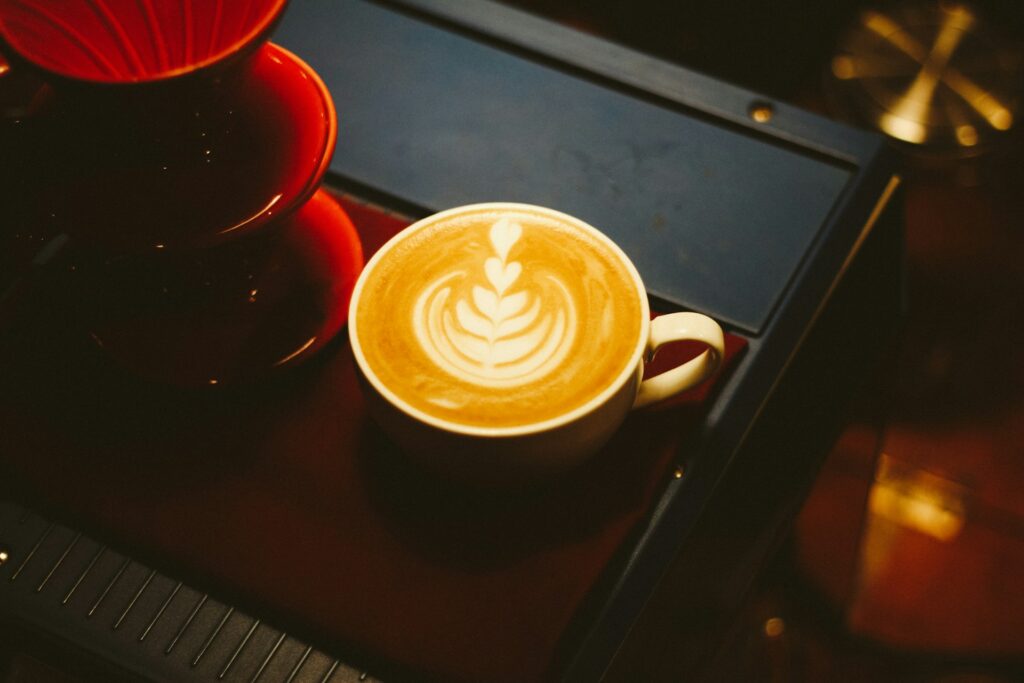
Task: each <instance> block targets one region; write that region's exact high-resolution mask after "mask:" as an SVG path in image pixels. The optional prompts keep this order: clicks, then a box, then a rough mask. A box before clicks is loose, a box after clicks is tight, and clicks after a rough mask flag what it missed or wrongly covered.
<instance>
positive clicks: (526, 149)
mask: <svg viewBox="0 0 1024 683" xmlns="http://www.w3.org/2000/svg"><path fill="white" fill-rule="evenodd" d="M423 4H426V3H423ZM477 6H478V7H479V5H477ZM274 39H275V40H276V41H279V42H281V43H282V44H283V45H285V46H286V47H288V48H289V49H291V50H293V51H295V52H296V53H297V54H301V55H303V56H304V58H305V59H306V60H307V61H309V63H310V65H311V66H312V67H313V68H314V69H315V70H316V71H317V72H318V73H319V74H320V75H321V76H322V77H323V79H324V81H325V82H326V83H327V86H328V88H330V90H331V92H332V94H333V96H334V99H335V104H336V106H337V108H338V112H339V119H340V122H341V127H340V130H341V133H340V135H339V138H338V145H337V149H336V153H335V155H334V161H333V162H332V165H331V171H332V172H334V173H337V174H339V175H342V176H346V177H351V178H354V179H356V180H358V181H359V182H362V183H364V184H367V185H370V186H373V187H378V188H387V189H388V191H390V192H394V193H397V194H399V195H400V196H402V197H403V198H406V199H408V200H411V201H414V202H416V203H418V204H420V205H423V206H426V207H429V208H432V209H435V210H439V209H443V208H448V207H450V206H454V205H458V204H466V203H472V202H476V201H499V200H500V201H526V202H532V203H536V204H541V205H545V206H551V207H554V208H557V209H560V210H563V211H566V212H568V213H570V214H573V215H576V216H579V217H581V218H583V219H584V220H586V221H588V222H590V223H592V224H593V225H595V226H597V227H598V228H600V229H601V230H603V231H604V232H606V233H608V234H609V235H610V236H611V237H612V238H613V239H614V240H616V241H617V242H618V243H619V244H620V245H621V246H622V247H623V249H624V250H625V251H626V253H627V254H629V256H630V258H631V259H633V261H634V262H635V263H636V264H637V267H638V269H639V270H640V273H641V275H642V276H643V278H644V281H645V284H646V285H647V288H648V290H649V291H650V292H651V293H652V294H654V295H656V296H658V297H659V298H662V299H664V300H667V301H670V302H672V303H675V304H677V305H679V306H682V307H685V308H690V309H695V310H700V311H703V312H706V313H708V314H709V315H712V316H714V317H716V318H718V319H719V320H723V321H725V322H728V323H731V324H733V325H735V326H738V327H740V328H742V329H744V330H746V331H749V332H754V333H757V332H760V331H761V330H762V329H763V326H764V324H765V322H766V321H767V319H768V316H769V314H770V313H771V311H772V309H773V307H774V306H775V304H776V302H777V301H778V300H779V297H780V295H781V294H782V292H783V290H784V289H785V288H786V286H787V285H788V283H789V281H790V277H791V275H792V273H793V271H794V270H795V268H796V267H797V266H798V265H799V263H800V262H801V260H802V259H803V257H804V255H805V253H806V252H807V250H808V248H809V247H810V246H811V244H812V243H813V242H814V241H815V239H816V238H817V236H818V234H819V230H820V229H821V226H822V225H823V224H824V223H825V221H826V219H827V217H828V215H829V213H830V212H831V211H833V209H834V207H835V205H836V203H837V201H838V200H839V198H840V196H841V194H842V193H843V191H844V188H845V187H846V185H847V183H848V181H849V179H850V177H851V169H850V168H849V166H847V165H846V163H845V162H844V160H843V158H842V157H841V156H837V155H835V154H833V155H831V156H824V155H817V154H814V153H812V152H811V150H810V149H808V148H807V147H800V146H795V145H790V144H788V142H787V141H786V140H785V138H783V137H782V136H779V135H777V134H776V135H766V134H764V131H762V130H759V129H752V128H747V127H746V125H745V124H746V123H748V122H749V121H750V119H749V117H748V114H747V110H748V108H749V107H750V106H751V104H752V103H754V102H756V101H758V98H757V97H756V96H755V95H754V94H753V93H746V92H742V91H739V90H738V89H731V88H730V87H728V86H725V85H722V84H719V85H718V86H717V90H718V92H716V93H715V94H716V95H717V96H718V99H722V95H723V94H724V93H728V95H729V96H731V97H732V98H734V99H735V100H737V101H739V102H742V108H741V109H740V110H739V111H738V112H735V113H737V114H739V117H735V118H736V121H735V122H733V121H729V120H727V119H722V118H718V117H714V118H712V117H709V116H708V114H709V113H710V112H708V111H702V110H694V109H692V108H687V107H686V106H685V104H686V103H685V102H684V103H680V102H678V101H676V100H675V99H667V98H665V97H664V96H661V97H658V96H656V95H655V93H651V92H650V91H646V92H644V93H643V95H644V97H637V93H633V92H624V91H623V90H622V87H623V86H622V84H621V83H619V84H618V89H616V88H613V87H609V86H608V85H606V84H605V83H601V82H597V81H596V80H594V75H593V74H591V75H590V77H581V76H578V75H577V74H569V73H567V72H566V70H565V68H564V67H560V66H559V64H557V63H551V62H547V63H542V62H541V61H537V60H536V59H523V58H521V57H520V56H519V55H518V54H513V53H511V52H509V51H507V50H503V49H501V48H499V47H495V46H494V45H492V44H487V43H484V42H480V41H479V40H475V39H473V38H472V37H468V36H466V35H462V34H458V33H454V32H452V31H450V30H446V29H445V28H443V27H439V26H434V25H431V24H428V23H426V22H423V21H420V20H418V19H417V18H415V17H410V16H407V15H404V14H402V13H399V12H395V11H393V10H391V9H388V8H385V7H381V6H379V5H376V4H373V3H370V2H366V1H365V0H347V1H345V2H337V3H331V4H326V3H311V2H309V3H295V4H294V5H293V6H292V7H291V9H290V10H289V12H288V14H287V15H286V17H285V19H284V21H283V22H282V25H281V26H280V28H279V29H278V31H277V33H276V34H275V36H274ZM667 75H668V74H667ZM554 112H557V115H554ZM787 114H788V111H787V110H785V109H784V108H780V111H779V113H778V115H779V116H783V117H785V116H786V115H787ZM805 116H806V117H809V115H805ZM740 117H743V118H740ZM738 122H742V124H741V125H742V127H741V126H740V125H737V123H738ZM753 245H756V248H754V247H753Z"/></svg>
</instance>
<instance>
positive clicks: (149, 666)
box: [0, 500, 378, 683]
mask: <svg viewBox="0 0 1024 683" xmlns="http://www.w3.org/2000/svg"><path fill="white" fill-rule="evenodd" d="M0 616H2V617H11V618H13V619H15V620H16V621H20V622H23V623H26V624H29V625H31V626H33V627H35V628H39V629H42V630H43V631H44V632H46V633H48V634H51V635H54V636H57V637H58V638H61V639H64V640H67V641H69V642H71V643H73V644H74V645H76V646H78V647H80V648H82V649H84V650H85V651H87V652H91V653H93V654H94V655H96V656H97V657H99V658H100V659H101V660H103V661H107V662H109V663H110V664H111V665H112V666H113V667H115V668H119V669H123V670H125V671H127V672H129V673H131V674H135V675H139V676H142V677H144V678H146V679H149V680H154V681H189V682H190V681H206V682H211V681H212V682H216V681H228V682H238V683H275V682H278V683H349V682H353V683H354V682H358V681H375V680H378V679H375V678H372V677H370V676H369V675H368V674H367V673H366V672H364V671H360V670H358V669H355V668H352V667H350V666H347V665H346V664H344V663H342V662H340V661H339V660H338V659H336V658H334V657H331V656H330V655H328V654H326V653H324V652H322V651H319V650H317V649H315V648H313V647H312V646H310V645H308V644H306V643H304V642H302V641H300V640H298V639H296V638H293V637H291V636H289V635H288V634H287V633H285V632H283V631H280V630H278V629H275V628H273V626H271V625H268V624H266V623H264V622H263V621H262V620H261V619H259V618H256V617H254V616H251V615H248V614H246V613H244V612H241V611H240V610H238V609H236V608H234V607H232V606H230V605H227V604H225V603H222V602H219V601H217V600H216V599H214V598H213V597H211V596H209V595H207V594H205V593H202V592H200V591H198V590H196V589H194V588H191V587H190V586H187V585H185V584H184V583H182V582H181V581H178V580H175V579H173V578H171V577H168V576H165V575H163V574H161V573H159V572H158V571H156V570H155V569H152V568H150V567H147V566H145V565H143V564H141V563H139V562H136V561H135V560H133V559H132V558H130V557H127V556H125V555H122V554H120V553H118V552H117V551H115V550H113V549H111V548H108V547H107V546H105V545H103V544H101V543H99V542H97V541H95V540H93V539H91V538H89V537H88V536H85V535H83V534H82V533H81V532H78V531H76V530H73V529H70V528H68V527H65V526H62V525H60V524H59V523H57V522H54V521H51V520H46V519H43V518H42V517H40V516H38V515H36V514H34V513H33V512H32V511H31V510H27V509H25V508H23V507H20V506H18V505H15V504H14V503H11V502H9V501H5V500H0Z"/></svg>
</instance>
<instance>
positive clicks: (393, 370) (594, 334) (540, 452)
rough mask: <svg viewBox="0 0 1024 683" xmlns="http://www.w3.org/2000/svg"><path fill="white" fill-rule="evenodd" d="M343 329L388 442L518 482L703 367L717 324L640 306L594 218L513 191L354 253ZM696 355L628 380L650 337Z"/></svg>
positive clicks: (619, 257)
mask: <svg viewBox="0 0 1024 683" xmlns="http://www.w3.org/2000/svg"><path fill="white" fill-rule="evenodd" d="M348 334H349V340H350V342H351V348H352V353H353V355H354V358H355V361H356V366H357V368H358V371H359V373H360V378H361V383H362V386H363V389H364V394H365V396H366V398H367V405H368V408H369V410H370V412H371V414H372V415H373V416H374V418H375V419H376V421H377V422H378V423H379V424H380V426H381V427H382V428H383V430H384V431H385V432H386V433H387V434H388V435H390V437H391V438H392V439H393V440H394V441H395V442H397V443H398V444H399V445H400V446H401V447H402V450H404V451H405V452H406V454H407V455H408V456H409V457H411V458H412V459H414V460H417V461H419V462H420V463H421V464H422V465H424V466H425V467H426V468H428V469H430V470H433V471H434V472H436V473H439V474H441V475H443V476H445V477H450V478H453V479H456V480H459V481H464V482H468V483H475V484H483V485H503V484H521V483H527V482H531V481H538V480H541V479H545V478H548V477H550V476H553V475H556V474H558V473H560V472H563V471H565V470H567V469H569V468H571V467H573V466H575V465H577V464H579V463H580V462H582V461H583V460H585V459H586V458H587V457H588V456H590V455H592V454H593V453H595V452H596V451H597V450H599V449H600V447H601V446H602V445H603V444H604V443H605V442H606V441H607V440H608V439H609V438H610V437H611V435H612V434H613V433H614V432H615V430H616V429H618V427H619V426H620V425H621V423H622V422H623V420H624V419H625V417H626V416H627V414H628V413H629V412H630V411H631V410H633V409H634V408H640V407H643V406H646V405H649V404H652V403H656V402H658V401H661V400H664V399H667V398H669V397H671V396H674V395H676V394H678V393H680V392H682V391H685V390H687V389H689V388H691V387H694V386H696V385H697V384H699V383H701V382H703V381H704V380H705V379H707V378H708V377H709V376H710V375H711V374H712V373H713V372H714V371H715V369H716V368H717V367H718V365H719V363H720V362H721V359H722V357H723V355H724V340H723V334H722V329H721V328H720V327H719V326H718V324H717V323H716V322H715V321H713V320H712V319H711V318H709V317H707V316H705V315H702V314H699V313H686V312H684V313H670V314H667V315H662V316H659V317H657V318H655V319H654V320H653V321H652V320H651V318H650V311H649V307H648V301H647V294H646V290H645V289H644V285H643V282H642V281H641V279H640V275H639V273H637V270H636V268H635V267H634V266H633V264H632V263H631V262H630V260H629V258H628V257H627V256H626V255H625V254H624V253H623V251H622V250H621V249H620V248H619V247H618V246H617V245H616V244H615V243H614V242H612V241H611V240H610V239H609V238H608V237H607V236H605V235H604V234H603V233H601V232H600V231H598V230H597V229H596V228H594V227H592V226H590V225H588V224H587V223H584V222H583V221H581V220H579V219H577V218H574V217H572V216H569V215H567V214H564V213H561V212H558V211H555V210H552V209H548V208H544V207H539V206H532V205H529V204H516V203H487V204H473V205H469V206H461V207H457V208H453V209H449V210H447V211H442V212H440V213H437V214H434V215H432V216H429V217H427V218H424V219H423V220H420V221H418V222H416V223H414V224H413V225H411V226H409V227H408V228H406V229H405V230H403V231H402V232H400V233H398V234H397V235H395V237H393V238H392V239H391V240H390V241H388V242H387V243H386V244H385V245H384V246H383V247H382V248H381V249H380V250H379V251H378V252H377V253H376V254H375V255H374V256H373V257H372V258H371V259H370V260H369V262H368V263H367V264H366V267H365V268H364V270H363V272H362V274H361V275H360V277H359V279H358V281H357V282H356V285H355V289H354V291H353V294H352V301H351V304H350V306H349V319H348ZM681 340H696V341H699V342H702V343H704V344H706V345H707V350H705V351H704V352H703V353H702V354H701V355H700V356H698V357H696V358H694V359H692V360H690V361H688V362H686V363H684V364H681V365H679V366H677V367H674V368H672V369H670V370H668V371H666V372H664V373H662V374H660V375H657V376H656V377H652V378H649V379H646V380H644V379H643V372H644V363H645V362H647V360H649V359H650V358H651V357H653V354H654V353H655V352H656V351H657V350H658V348H659V347H660V346H662V345H663V344H666V343H668V342H672V341H681Z"/></svg>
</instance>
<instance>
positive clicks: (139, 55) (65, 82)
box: [0, 0, 362, 384]
mask: <svg viewBox="0 0 1024 683" xmlns="http://www.w3.org/2000/svg"><path fill="white" fill-rule="evenodd" d="M284 5H285V2H284V1H283V0H274V1H271V0H262V1H261V0H250V1H249V2H238V3H230V4H229V3H226V2H220V1H218V2H204V3H199V2H189V1H188V0H185V1H184V2H181V1H178V2H169V1H161V0H91V1H90V0H69V1H68V2H66V3H62V5H61V10H60V12H57V11H55V10H54V9H53V6H52V4H51V3H46V2H40V1H31V0H0V47H2V48H3V49H4V51H5V52H7V53H8V54H9V55H10V56H11V61H12V63H13V65H14V68H15V69H18V68H26V69H29V70H33V71H35V72H37V73H38V74H39V75H40V76H41V77H42V78H44V79H45V80H47V81H48V83H49V84H50V85H51V86H52V90H53V97H52V101H51V102H50V103H49V105H50V106H49V107H48V108H47V112H46V115H45V117H44V120H45V124H44V125H45V127H46V129H47V131H48V135H46V136H44V137H45V138H46V139H45V142H42V141H41V142H40V152H41V154H40V155H39V158H40V159H41V160H40V161H39V162H38V163H40V164H41V165H43V166H45V171H44V172H43V173H41V174H40V175H41V176H42V178H43V179H44V180H43V181H42V182H40V183H39V185H42V186H43V191H42V193H41V194H40V201H38V202H33V206H34V209H33V210H32V211H34V213H32V212H30V213H31V214H32V215H30V217H29V218H28V219H26V220H27V222H28V223H29V224H30V225H29V227H30V228H31V229H33V230H34V231H35V232H37V233H38V234H53V233H56V232H67V233H68V234H70V235H72V237H73V239H74V241H75V242H76V243H77V244H78V245H79V246H80V248H81V249H82V251H83V253H89V254H92V256H93V259H92V262H91V263H87V264H86V267H83V268H81V269H80V270H81V272H82V274H81V275H80V277H79V279H78V286H79V287H80V288H82V289H84V290H85V291H87V292H89V294H90V295H91V296H90V302H89V303H90V304H91V305H89V306H87V307H86V308H87V310H89V311H90V315H91V316H92V318H91V320H90V321H89V323H88V324H89V327H90V330H91V332H92V335H93V337H94V338H95V339H96V340H97V341H98V342H99V343H100V344H101V345H102V346H103V347H104V348H106V349H107V350H108V351H110V352H111V354H112V355H113V356H114V357H115V358H117V359H118V360H120V361H121V362H122V363H124V364H125V365H127V366H128V367H129V368H131V369H132V370H134V371H135V372H137V373H139V374H142V375H145V376H148V377H153V378H158V379H161V380H164V381H170V382H173V383H177V384H210V383H222V382H225V381H232V380H238V379H245V378H249V377H252V376H253V375H257V374H260V373H261V372H263V371H265V370H267V369H269V368H274V367H280V366H283V365H289V364H291V363H294V362H296V361H298V360H300V359H302V358H305V357H307V356H308V355H310V354H311V353H313V352H314V351H315V350H317V349H318V348H320V347H321V346H323V344H325V343H326V342H327V341H328V340H329V339H330V338H331V337H332V336H333V335H334V334H336V333H337V331H338V330H339V329H340V328H341V326H342V324H343V321H344V319H345V311H346V309H347V305H348V297H349V294H350V292H351V287H352V284H353V282H354V279H355V276H356V275H357V274H358V270H359V269H360V267H361V265H362V254H361V249H360V246H359V241H358V238H357V236H356V235H355V232H354V230H353V229H352V226H351V223H350V222H349V221H348V218H347V216H345V214H344V212H343V211H342V210H341V208H340V207H338V206H337V205H336V204H334V202H333V200H331V199H330V198H329V197H328V196H327V195H325V194H322V193H319V192H317V188H318V186H319V184H320V181H321V178H322V176H323V173H324V172H325V171H326V168H327V164H328V162H329V160H330V155H331V153H332V151H333V148H334V140H335V133H336V119H335V113H334V109H333V105H332V103H331V99H330V96H329V94H328V92H327V90H326V88H325V86H324V85H323V83H322V82H321V81H320V79H319V78H318V77H317V76H316V74H315V73H314V72H313V71H312V70H311V69H309V67H308V66H306V65H305V64H304V63H303V62H301V60H299V59H298V58H297V57H295V56H294V55H292V54H291V53H289V52H287V51H286V50H283V49H282V48H279V47H277V46H273V45H270V44H264V43H263V40H264V38H265V36H266V35H267V33H268V31H269V30H270V28H271V27H272V25H273V23H274V22H275V21H276V19H277V18H278V17H279V15H280V13H281V11H282V10H283V8H284ZM314 193H316V194H314ZM97 254H99V255H101V256H102V257H103V258H101V259H99V260H100V261H102V265H99V266H98V265H96V261H97V259H96V258H95V257H96V255H97Z"/></svg>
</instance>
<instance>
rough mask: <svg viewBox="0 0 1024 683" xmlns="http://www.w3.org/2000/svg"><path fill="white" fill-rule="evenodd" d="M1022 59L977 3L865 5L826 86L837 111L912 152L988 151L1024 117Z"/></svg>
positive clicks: (932, 155)
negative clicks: (1022, 106) (1022, 105)
mask: <svg viewBox="0 0 1024 683" xmlns="http://www.w3.org/2000/svg"><path fill="white" fill-rule="evenodd" d="M1022 66H1024V59H1022V55H1021V51H1020V49H1018V47H1017V46H1016V45H1014V44H1013V43H1011V42H1010V41H1009V40H1007V39H1005V38H1003V37H1001V36H999V35H998V34H997V33H996V31H995V30H994V29H993V28H992V27H991V26H989V25H988V24H987V23H986V21H985V19H984V18H983V17H982V16H981V15H980V14H979V12H978V10H976V9H975V8H973V7H972V6H971V5H969V4H961V3H951V2H907V3H901V4H897V5H895V6H892V7H891V8H886V9H869V10H865V11H864V12H863V13H861V15H860V16H859V18H858V20H857V23H856V25H855V26H854V27H852V28H851V29H850V30H849V31H848V32H847V33H846V35H845V36H844V37H843V38H842V40H841V41H840V45H839V49H838V50H837V52H836V55H835V56H834V57H833V59H832V61H831V64H830V65H829V67H830V68H829V72H828V74H827V83H826V86H827V90H828V91H829V93H830V95H831V97H832V101H833V104H834V106H835V107H836V108H837V109H838V112H837V113H838V114H839V115H841V116H844V117H846V118H849V119H852V120H853V121H855V122H856V123H859V124H862V125H865V126H868V127H873V128H876V129H878V130H880V131H881V132H883V133H885V134H886V135H888V136H889V137H890V138H892V139H893V140H895V141H897V144H899V145H900V146H901V147H902V149H903V150H904V151H906V152H908V153H909V154H910V155H911V156H913V157H917V158H921V159H935V160H949V159H958V158H964V157H976V156H981V155H983V154H985V153H986V152H989V151H991V150H993V149H994V148H995V147H996V146H997V145H999V144H1000V142H1001V141H1004V140H1006V139H1007V137H1008V135H1009V134H1010V132H1011V131H1012V130H1013V129H1014V127H1015V126H1019V118H1020V116H1021V113H1020V96H1021V73H1022Z"/></svg>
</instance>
